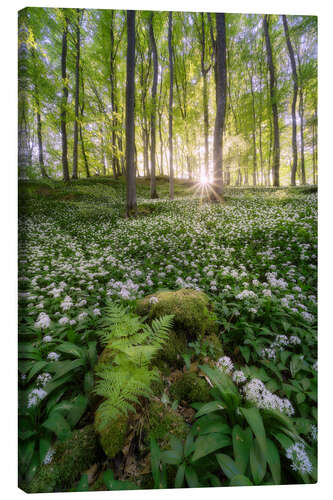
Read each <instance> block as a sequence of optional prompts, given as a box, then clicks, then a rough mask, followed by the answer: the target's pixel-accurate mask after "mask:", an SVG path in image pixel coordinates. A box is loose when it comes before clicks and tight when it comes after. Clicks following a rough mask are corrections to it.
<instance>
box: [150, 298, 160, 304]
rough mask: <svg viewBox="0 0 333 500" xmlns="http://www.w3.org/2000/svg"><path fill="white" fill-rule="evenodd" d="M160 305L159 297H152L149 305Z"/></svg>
mask: <svg viewBox="0 0 333 500" xmlns="http://www.w3.org/2000/svg"><path fill="white" fill-rule="evenodd" d="M157 303H158V297H155V296H153V297H150V299H149V304H157Z"/></svg>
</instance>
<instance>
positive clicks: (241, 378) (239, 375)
mask: <svg viewBox="0 0 333 500" xmlns="http://www.w3.org/2000/svg"><path fill="white" fill-rule="evenodd" d="M232 380H233V381H234V382H235V383H236V384H242V383H243V382H246V377H245V375H244V373H243V372H242V370H236V371H234V373H233V374H232Z"/></svg>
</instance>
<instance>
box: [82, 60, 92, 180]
mask: <svg viewBox="0 0 333 500" xmlns="http://www.w3.org/2000/svg"><path fill="white" fill-rule="evenodd" d="M80 83H81V90H82V96H81V105H80V128H79V132H80V142H81V150H82V157H83V161H84V168H85V170H86V175H87V177H90V172H89V164H88V158H87V155H86V150H85V146H84V140H83V131H82V121H83V116H84V80H83V70H82V67H81V78H80Z"/></svg>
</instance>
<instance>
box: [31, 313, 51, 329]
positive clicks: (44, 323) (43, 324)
mask: <svg viewBox="0 0 333 500" xmlns="http://www.w3.org/2000/svg"><path fill="white" fill-rule="evenodd" d="M50 324H51V320H50V318H49V316H48V315H47V314H46V313H45V312H41V313H39V316H38V319H37V321H36V323H35V327H36V328H48V327H49V326H50Z"/></svg>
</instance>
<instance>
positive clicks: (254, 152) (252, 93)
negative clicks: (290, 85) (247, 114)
mask: <svg viewBox="0 0 333 500" xmlns="http://www.w3.org/2000/svg"><path fill="white" fill-rule="evenodd" d="M250 85H251V95H252V117H253V127H252V144H253V185H254V186H256V185H257V141H256V125H257V123H256V122H257V120H256V107H255V99H254V91H253V75H252V74H251V77H250Z"/></svg>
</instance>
